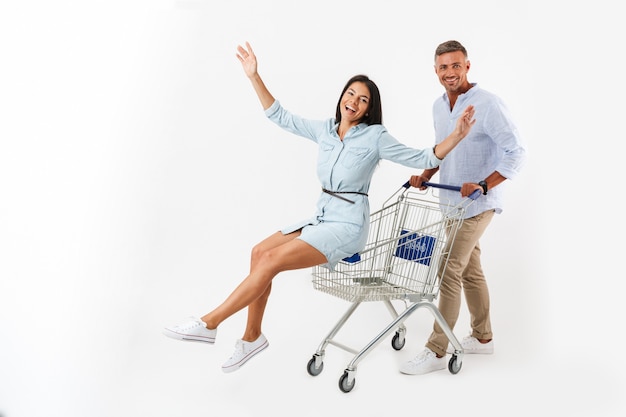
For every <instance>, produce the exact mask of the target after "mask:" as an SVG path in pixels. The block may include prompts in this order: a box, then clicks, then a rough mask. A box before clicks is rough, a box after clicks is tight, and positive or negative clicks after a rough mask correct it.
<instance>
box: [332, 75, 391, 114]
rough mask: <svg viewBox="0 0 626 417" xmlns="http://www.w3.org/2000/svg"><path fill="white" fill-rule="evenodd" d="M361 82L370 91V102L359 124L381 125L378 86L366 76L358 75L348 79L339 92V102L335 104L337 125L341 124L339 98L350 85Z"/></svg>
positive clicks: (381, 111) (381, 109) (381, 112)
mask: <svg viewBox="0 0 626 417" xmlns="http://www.w3.org/2000/svg"><path fill="white" fill-rule="evenodd" d="M355 82H361V83H363V84H365V85H366V86H367V88H369V90H370V101H369V107H368V109H367V111H366V112H365V116H363V118H362V119H361V123H365V124H367V125H380V124H383V107H382V104H381V103H380V91H378V86H377V85H376V83H375V82H374V81H372V80H370V78H369V77H368V76H367V75H363V74H359V75H355V76H354V77H352V78H350V79H349V80H348V82H347V83H346V86H345V87H344V88H343V90H342V91H341V95H340V96H339V101H338V102H337V110H336V111H335V121H336V122H337V123H339V122H341V98H342V97H343V95H344V94H345V92H346V90H347V89H348V87H350V86H351V85H352V83H355Z"/></svg>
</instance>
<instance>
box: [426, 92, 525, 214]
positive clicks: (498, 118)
mask: <svg viewBox="0 0 626 417" xmlns="http://www.w3.org/2000/svg"><path fill="white" fill-rule="evenodd" d="M472 85H473V87H472V88H470V89H469V90H468V91H467V92H466V93H465V94H461V95H460V96H459V97H458V98H457V101H456V103H455V104H454V108H453V109H452V110H450V100H449V99H448V95H447V94H445V93H444V94H443V96H442V97H441V98H438V99H437V100H436V101H435V103H434V105H433V120H434V124H435V137H436V143H440V142H441V141H443V140H444V139H445V138H446V137H447V136H448V135H450V133H452V131H453V130H454V128H455V126H456V120H457V119H458V118H459V116H460V115H461V114H462V113H463V111H464V110H465V108H466V107H467V106H468V105H470V104H472V105H474V108H475V110H476V113H475V119H476V123H475V124H474V126H473V127H472V130H471V131H470V132H469V134H468V135H467V136H466V137H465V139H463V140H462V141H461V143H459V144H458V145H457V147H456V148H454V149H453V150H452V152H450V153H449V154H448V155H447V156H446V158H445V159H444V160H443V162H442V163H441V165H440V167H439V178H440V180H439V182H441V183H442V184H448V185H457V186H460V185H461V184H463V183H466V182H476V183H477V182H478V181H481V180H483V179H485V178H486V177H487V176H488V175H490V174H491V173H492V172H493V171H498V172H499V173H500V174H502V175H503V176H504V177H506V178H507V179H514V178H515V177H516V176H517V174H518V173H519V171H520V169H521V168H522V166H523V164H524V162H525V160H526V149H525V147H524V145H523V142H522V138H521V136H520V134H519V131H518V130H517V127H516V126H515V123H514V122H513V120H512V118H511V115H510V113H509V110H508V108H507V107H506V105H505V104H504V103H503V101H502V100H501V99H500V98H499V97H497V96H496V95H494V94H492V93H490V92H488V91H485V90H483V89H481V88H479V87H478V85H477V84H475V83H473V84H472ZM504 191H505V187H503V184H500V185H498V186H497V187H494V188H493V189H491V190H489V191H488V192H487V195H483V196H481V197H480V198H478V199H477V200H476V201H474V202H473V203H472V204H471V205H470V206H469V207H468V208H467V210H466V212H465V218H469V217H474V216H475V215H477V214H480V213H482V212H484V211H486V210H492V209H493V210H495V211H496V213H501V212H502V207H503V192H504ZM439 195H440V197H441V201H442V203H444V204H448V203H449V204H452V205H456V204H459V203H460V202H461V200H462V197H461V193H459V192H457V191H448V190H441V191H440V193H439Z"/></svg>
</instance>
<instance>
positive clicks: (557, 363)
mask: <svg viewBox="0 0 626 417" xmlns="http://www.w3.org/2000/svg"><path fill="white" fill-rule="evenodd" d="M307 272H308V271H299V272H292V273H286V274H284V275H283V276H282V277H281V278H280V279H278V280H276V281H275V285H274V287H275V288H274V293H273V298H272V301H273V302H271V303H270V306H269V308H268V312H267V317H266V325H265V330H264V331H265V333H266V335H267V337H268V339H269V341H270V347H269V348H268V349H266V350H265V351H264V352H263V353H262V354H260V355H259V356H257V357H256V358H254V359H253V360H252V361H250V362H249V363H248V364H246V365H245V366H244V367H243V368H242V369H240V370H239V371H237V372H235V373H231V374H224V373H222V372H221V370H220V366H221V363H222V362H223V361H224V360H225V359H226V358H228V356H229V355H230V353H231V352H232V348H233V346H234V341H235V339H236V338H237V337H239V336H240V332H241V330H242V326H243V319H244V315H243V314H238V315H236V316H234V317H232V318H231V320H230V321H227V322H225V323H224V324H223V325H222V327H221V328H220V329H219V334H218V341H217V343H216V344H215V345H213V346H208V345H204V344H200V343H190V342H179V341H176V340H173V339H169V338H166V337H165V336H163V335H162V334H161V328H162V326H163V325H164V324H169V323H171V322H172V321H176V320H177V319H179V318H184V316H183V315H187V314H199V313H202V312H204V310H201V309H200V307H199V306H200V305H201V304H202V303H198V302H197V300H198V299H202V298H213V297H211V296H208V297H203V296H198V295H197V294H194V291H189V290H184V289H180V290H177V291H175V292H169V290H166V288H168V287H170V286H171V285H170V284H169V283H166V282H165V281H163V282H160V283H153V284H152V285H150V286H148V287H147V288H145V289H144V291H142V294H141V295H139V294H135V295H136V296H137V297H136V298H134V299H132V300H131V299H130V298H129V299H127V300H126V301H124V300H118V301H115V300H114V299H112V298H111V299H110V303H109V304H108V305H103V304H97V303H99V302H101V301H102V300H101V299H98V297H95V298H94V300H92V301H96V302H97V303H96V304H93V305H92V306H91V307H92V308H91V309H90V307H89V306H88V305H83V306H81V310H82V311H83V314H81V315H73V314H72V315H70V317H69V319H68V317H66V318H65V320H63V321H60V322H56V321H54V320H53V321H49V320H47V319H46V318H45V311H41V312H40V313H41V315H40V314H34V312H33V311H26V310H27V309H23V310H21V311H20V309H19V306H16V308H15V312H14V314H15V315H16V316H15V317H14V319H13V320H11V321H10V322H6V321H5V322H4V327H3V332H2V334H3V336H6V335H9V337H2V351H3V355H2V358H0V369H1V370H2V378H1V379H0V387H1V389H0V415H2V417H33V416H44V415H45V416H59V417H61V416H64V417H68V416H71V417H82V416H90V417H100V416H102V417H104V416H112V415H115V416H128V417H130V416H144V415H145V416H155V417H158V416H195V415H198V416H201V415H215V414H222V415H229V416H242V417H243V416H255V415H261V416H271V415H275V414H276V413H277V412H279V411H280V412H290V411H293V412H294V413H295V414H296V415H299V416H319V415H341V414H347V413H358V414H359V415H363V416H379V415H382V414H384V413H402V414H404V413H428V414H434V413H438V412H441V413H443V415H455V414H459V415H466V416H503V415H516V416H517V415H520V416H522V415H524V416H526V415H536V414H538V413H542V414H548V415H549V414H558V415H568V416H581V417H582V416H591V415H593V416H619V415H623V414H622V413H623V411H624V410H625V408H624V400H623V388H624V379H623V375H621V374H620V373H618V372H616V369H615V367H614V365H613V364H614V361H615V359H616V358H615V357H608V356H607V357H605V356H595V357H593V358H592V352H591V351H590V350H589V349H582V347H581V346H582V345H580V344H576V343H574V342H573V341H571V342H570V341H564V343H563V349H559V350H558V351H556V350H554V349H552V350H546V351H543V350H542V346H541V342H540V339H537V340H535V339H533V338H532V337H531V336H530V334H531V333H529V332H527V330H528V329H529V328H532V327H533V325H535V324H537V323H527V324H526V325H524V324H523V321H524V319H522V318H521V316H522V314H519V315H518V314H517V313H515V312H514V311H513V310H511V309H509V308H507V307H506V306H505V305H504V303H505V300H503V298H506V299H507V300H506V302H512V303H514V304H515V303H516V302H515V300H514V298H510V299H509V298H508V297H507V296H506V294H494V296H495V297H494V299H495V300H499V301H496V302H494V305H495V306H494V307H495V308H494V318H495V320H494V327H495V328H496V329H497V332H496V334H497V336H498V337H497V338H496V339H495V342H496V352H495V354H493V355H466V356H465V358H464V360H463V367H462V369H461V371H460V372H459V373H458V374H456V375H452V374H450V373H449V372H448V371H447V370H443V371H439V372H435V373H431V374H428V375H423V376H407V375H403V374H401V373H399V371H398V367H399V365H400V364H401V363H402V362H403V361H404V360H407V359H409V358H410V357H411V356H412V355H413V354H415V353H417V352H418V351H420V350H421V349H422V346H423V343H424V341H425V338H426V336H427V334H428V331H429V329H430V326H431V323H432V318H431V316H430V313H429V312H428V311H427V310H425V309H420V310H417V311H416V312H415V313H414V314H413V315H412V316H410V317H409V319H408V320H407V322H406V325H407V327H408V332H407V342H406V346H405V347H404V349H402V350H400V351H395V350H394V349H393V348H392V347H391V344H390V340H385V341H383V343H381V344H380V345H379V346H378V347H377V348H376V349H374V351H372V353H371V354H370V355H368V356H367V357H366V358H365V359H364V360H363V361H362V362H361V363H360V365H359V367H358V371H357V374H356V385H355V387H354V389H353V390H352V391H351V392H349V393H343V392H341V391H340V390H339V387H338V380H339V377H340V376H341V374H342V373H343V370H344V369H345V367H346V366H347V364H348V362H349V361H350V360H351V359H352V355H351V354H349V353H347V352H345V351H343V350H340V349H338V348H336V347H333V346H329V347H328V348H327V351H326V358H325V361H324V370H323V372H322V373H321V374H320V375H318V376H316V377H312V376H310V375H309V374H308V373H307V371H306V364H307V362H308V360H309V359H310V358H311V355H312V354H313V353H314V352H315V350H316V349H317V347H318V345H319V344H320V343H321V341H322V338H323V337H324V336H325V335H326V333H327V332H328V331H329V330H330V329H331V328H332V326H334V324H335V322H336V321H337V320H338V319H339V317H340V316H341V314H343V312H344V310H345V308H346V307H347V303H346V302H344V301H343V300H340V299H337V298H333V297H331V296H329V295H327V294H325V293H321V292H317V291H315V290H313V288H312V286H311V284H310V282H308V275H307ZM184 281H185V278H183V277H181V278H179V279H178V282H179V283H180V284H182V283H183V282H184ZM196 284H197V290H198V291H197V292H199V293H202V292H207V293H209V292H210V288H211V284H210V283H209V282H205V283H204V284H201V283H200V282H198V283H196ZM51 287H52V286H51ZM128 289H129V288H127V290H128ZM59 290H60V291H61V289H59ZM25 291H26V290H25ZM131 292H132V291H131ZM105 298H106V297H105ZM66 302H67V300H66ZM68 304H69V303H68ZM87 304H88V303H87ZM58 307H60V308H61V309H62V308H63V306H58ZM65 307H66V308H68V309H71V308H75V307H76V306H71V305H66V306H65ZM399 307H401V304H400V305H399ZM516 307H519V305H517V306H516ZM103 309H106V310H107V311H106V312H105V311H103ZM89 311H91V313H88V312H89ZM520 313H524V312H520ZM526 313H528V311H526ZM37 317H40V320H39V321H38V320H37ZM526 317H530V318H531V320H534V319H533V317H538V315H534V314H530V315H528V314H526ZM389 320H390V316H389V313H388V312H387V310H386V309H385V308H384V307H383V305H382V304H380V303H375V302H372V303H365V304H363V305H362V306H361V307H360V308H359V310H357V313H356V314H355V315H354V316H353V317H352V318H351V319H350V320H349V321H348V324H347V325H346V327H345V330H344V332H343V333H341V334H342V335H344V337H343V338H342V339H341V341H343V342H345V343H346V344H348V345H350V346H353V347H355V348H358V349H360V348H361V347H363V346H364V344H365V343H366V342H368V341H369V340H371V339H372V338H373V337H375V335H376V334H377V332H378V331H379V329H381V328H382V327H383V326H384V325H385V324H386V323H388V321H389ZM466 323H467V317H466V313H464V314H463V315H462V318H461V322H460V325H459V326H458V327H459V329H461V328H462V329H463V331H461V330H457V334H458V337H459V338H460V337H462V336H463V335H464V333H465V329H467V325H466ZM7 326H9V328H7ZM11 326H12V327H11ZM554 333H555V334H556V335H558V333H559V332H558V331H557V332H554ZM338 339H339V338H338ZM569 343H572V345H571V346H567V344H569ZM546 346H549V345H548V344H546ZM580 358H583V359H584V361H583V362H581V361H580Z"/></svg>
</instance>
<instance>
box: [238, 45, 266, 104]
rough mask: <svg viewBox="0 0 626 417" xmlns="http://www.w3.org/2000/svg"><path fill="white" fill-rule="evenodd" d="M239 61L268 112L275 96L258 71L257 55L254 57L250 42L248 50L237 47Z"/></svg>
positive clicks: (247, 46)
mask: <svg viewBox="0 0 626 417" xmlns="http://www.w3.org/2000/svg"><path fill="white" fill-rule="evenodd" d="M237 59H239V61H240V62H241V66H242V67H243V70H244V72H245V73H246V76H247V77H248V78H249V79H250V81H251V82H252V87H254V91H256V94H257V96H258V97H259V100H260V101H261V106H263V110H267V109H268V108H269V107H270V106H271V105H272V104H273V103H274V96H272V94H271V93H270V92H269V90H268V89H267V87H266V86H265V83H264V82H263V80H262V79H261V76H260V75H259V73H258V71H257V61H256V55H254V51H253V50H252V47H251V46H250V44H249V43H248V42H246V49H244V48H243V47H242V46H241V45H239V46H237Z"/></svg>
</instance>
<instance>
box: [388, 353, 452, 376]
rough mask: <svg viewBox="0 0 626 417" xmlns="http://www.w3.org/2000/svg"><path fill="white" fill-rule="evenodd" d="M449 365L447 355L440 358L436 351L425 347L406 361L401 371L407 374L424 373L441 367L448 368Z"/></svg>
mask: <svg viewBox="0 0 626 417" xmlns="http://www.w3.org/2000/svg"><path fill="white" fill-rule="evenodd" d="M447 365H448V363H447V361H446V357H445V356H444V357H442V358H438V357H437V355H435V352H433V351H432V350H430V349H428V348H425V349H424V351H423V352H421V353H420V354H418V355H417V356H416V357H414V358H413V359H411V360H410V361H407V362H405V363H404V364H403V365H402V366H401V367H400V372H402V373H403V374H407V375H423V374H427V373H429V372H433V371H438V370H440V369H446V366H447Z"/></svg>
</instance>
